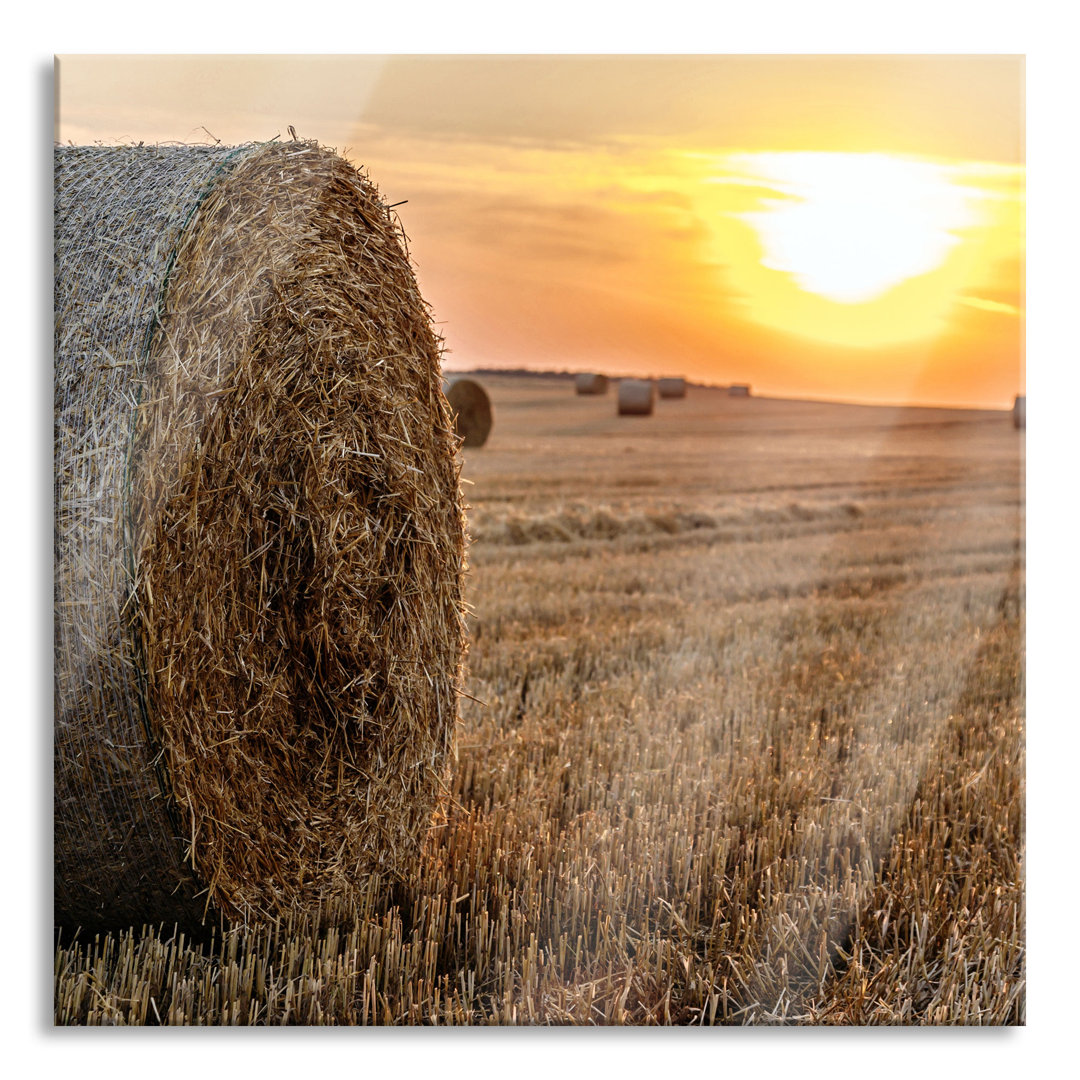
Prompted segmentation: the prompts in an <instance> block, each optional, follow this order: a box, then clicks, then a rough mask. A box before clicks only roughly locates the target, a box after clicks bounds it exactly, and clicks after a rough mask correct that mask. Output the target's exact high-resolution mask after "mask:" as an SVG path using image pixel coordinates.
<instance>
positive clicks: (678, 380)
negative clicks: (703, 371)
mask: <svg viewBox="0 0 1080 1080" xmlns="http://www.w3.org/2000/svg"><path fill="white" fill-rule="evenodd" d="M656 389H657V392H658V393H659V395H660V396H661V397H662V398H684V397H686V380H685V379H684V378H682V377H681V376H678V377H669V378H665V379H658V380H657V383H656Z"/></svg>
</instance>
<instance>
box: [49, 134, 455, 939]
mask: <svg viewBox="0 0 1080 1080" xmlns="http://www.w3.org/2000/svg"><path fill="white" fill-rule="evenodd" d="M54 166H55V171H54V178H55V190H54V200H55V206H54V209H55V259H56V262H55V273H56V277H55V333H56V339H55V346H56V356H55V397H54V404H55V718H54V723H55V729H54V774H55V802H54V809H55V839H54V850H55V863H54V893H55V897H54V898H55V920H56V922H57V924H58V925H63V926H67V927H71V928H74V927H75V926H77V925H82V926H83V927H84V928H99V927H100V928H109V927H116V926H128V925H131V924H134V925H136V926H138V925H140V924H141V923H144V922H146V923H153V922H166V923H172V922H174V921H176V922H179V923H181V925H185V924H190V923H191V922H192V921H195V920H198V919H200V918H201V917H202V915H203V913H204V911H207V910H209V912H211V913H212V914H214V915H215V916H218V915H220V916H223V917H225V918H227V919H231V920H240V919H247V918H254V919H263V918H270V917H274V916H277V915H279V914H282V913H285V912H288V911H296V910H314V909H316V908H323V909H325V908H329V909H331V910H333V909H335V908H336V909H338V910H345V909H346V907H347V905H348V902H349V900H350V898H351V897H353V896H355V895H356V892H357V890H359V889H360V888H362V887H367V885H368V884H369V883H371V882H373V881H375V880H380V881H387V882H393V881H395V880H402V879H404V878H405V876H406V875H407V874H409V873H410V872H411V870H412V868H413V867H414V865H415V862H416V860H417V856H418V853H419V847H420V843H421V840H422V838H423V837H424V835H425V834H426V832H427V828H428V826H429V823H430V820H431V815H432V811H433V809H434V807H435V805H436V801H437V797H438V791H439V789H440V785H441V784H442V783H443V774H444V771H445V764H446V761H447V756H448V753H449V751H450V748H451V741H452V737H453V728H454V724H455V720H456V715H457V696H458V692H459V685H460V673H461V661H462V655H463V649H464V624H463V605H462V574H463V559H464V553H463V544H464V515H463V507H462V502H461V496H460V491H459V478H458V467H457V465H456V463H455V453H454V451H455V439H454V434H453V422H452V418H451V415H450V411H449V408H448V406H447V403H446V401H445V399H444V397H443V395H442V393H441V391H440V374H439V343H438V339H437V338H436V336H435V334H434V332H433V330H432V326H431V319H430V314H429V311H428V309H427V307H426V305H425V303H424V301H423V299H422V298H421V296H420V294H419V291H418V289H417V287H416V282H415V279H414V276H413V273H412V270H411V267H410V265H409V260H408V256H407V254H406V252H405V249H404V246H403V243H402V236H401V234H400V231H399V228H398V226H397V225H396V223H395V221H394V219H393V218H392V217H391V216H390V214H389V213H388V212H387V210H386V208H385V207H384V205H383V203H382V201H381V200H380V197H379V193H378V191H377V190H376V189H375V187H374V186H373V185H372V184H371V183H370V182H369V181H368V180H367V179H366V178H365V177H363V176H362V175H360V174H358V173H357V172H356V170H355V169H353V168H352V167H351V166H350V165H349V164H348V163H347V162H345V161H344V160H342V159H341V158H340V157H338V156H337V155H336V154H334V153H333V152H331V151H330V150H327V149H324V148H320V147H319V146H317V145H316V144H314V143H308V142H299V141H295V142H291V143H285V144H279V143H271V144H261V145H257V144H251V145H246V146H242V147H235V148H227V147H221V148H218V147H210V148H207V147H154V146H146V147H143V146H139V147H100V146H97V147H58V148H56V151H55V161H54Z"/></svg>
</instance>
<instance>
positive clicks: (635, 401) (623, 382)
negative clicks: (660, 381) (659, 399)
mask: <svg viewBox="0 0 1080 1080" xmlns="http://www.w3.org/2000/svg"><path fill="white" fill-rule="evenodd" d="M655 396H656V392H655V387H654V386H653V383H652V380H651V379H620V380H619V416H651V415H652V411H653V401H654V399H655Z"/></svg>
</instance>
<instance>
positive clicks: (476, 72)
mask: <svg viewBox="0 0 1080 1080" xmlns="http://www.w3.org/2000/svg"><path fill="white" fill-rule="evenodd" d="M57 73H58V83H57V110H56V111H57V118H56V137H57V138H58V139H59V140H60V141H62V142H67V141H69V140H70V141H71V142H74V143H84V142H97V141H101V142H106V143H112V142H127V141H132V140H134V141H138V140H144V141H147V142H150V141H154V142H157V141H170V140H176V141H182V142H206V141H213V140H220V141H222V142H224V143H235V142H244V141H248V140H261V139H269V138H273V137H275V136H280V137H282V138H288V128H289V126H290V125H291V126H292V127H293V128H294V129H295V130H296V132H297V133H298V134H299V135H300V136H301V137H305V138H315V139H318V140H319V141H320V142H321V143H323V144H326V145H330V146H333V147H336V148H337V149H338V150H339V151H340V152H342V153H343V154H345V156H347V157H348V158H349V159H350V160H351V161H352V162H353V163H354V164H355V165H357V166H358V167H361V168H363V169H364V170H365V171H366V172H367V173H368V175H369V176H370V178H371V179H372V180H373V181H374V182H375V184H376V185H377V186H378V188H379V189H380V191H381V193H382V194H383V197H384V201H386V202H388V203H402V205H400V206H399V207H398V213H399V214H400V217H401V221H402V224H403V226H404V228H405V231H406V233H407V235H408V238H409V248H410V252H411V255H412V257H413V260H414V263H415V267H416V272H417V277H418V280H419V283H420V287H421V291H422V292H423V295H424V296H425V298H426V299H427V301H428V303H429V304H430V305H431V307H432V311H433V315H434V318H435V319H436V321H437V323H438V329H439V332H440V333H441V334H442V336H443V339H444V345H445V356H444V363H445V366H446V367H447V368H450V369H454V368H456V369H468V368H474V367H488V368H491V367H494V368H502V367H505V368H516V367H529V368H538V369H549V370H550V369H555V370H571V371H578V370H598V371H604V372H607V373H609V374H624V373H625V374H637V375H654V376H660V375H685V376H687V377H689V378H691V379H694V380H698V381H702V382H706V383H712V384H717V385H724V384H727V383H730V382H747V383H750V384H751V385H752V386H753V387H754V390H755V392H756V393H760V394H765V395H770V396H779V397H807V398H821V399H831V400H842V401H861V402H912V403H924V404H941V405H961V406H972V407H991V408H1005V407H1009V406H1011V404H1012V401H1013V397H1014V395H1015V394H1017V393H1021V392H1024V391H1025V381H1024V314H1025V296H1024V226H1025V167H1024V166H1025V154H1024V145H1025V132H1024V119H1025V118H1024V74H1025V72H1024V60H1023V57H1021V56H1011V55H947V54H945V55H939V54H925V55H919V54H915V55H852V54H846V55H783V56H781V55H746V54H739V55H707V56H704V55H703V56H694V55H655V56H650V55H570V54H564V55H464V54H454V55H389V56H359V55H351V56H327V55H324V56H310V55H308V56H303V55H296V56H291V55H138V54H136V55H130V54H128V55H61V56H60V57H59V58H58V62H57Z"/></svg>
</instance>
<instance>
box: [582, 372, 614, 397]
mask: <svg viewBox="0 0 1080 1080" xmlns="http://www.w3.org/2000/svg"><path fill="white" fill-rule="evenodd" d="M574 388H575V390H577V392H578V393H579V394H606V393H607V388H608V379H607V376H606V375H598V374H594V373H592V372H588V371H582V372H579V373H578V374H577V375H576V376H575V378H574Z"/></svg>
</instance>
